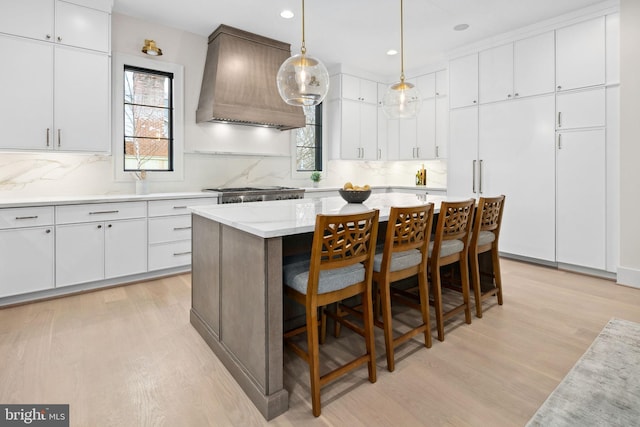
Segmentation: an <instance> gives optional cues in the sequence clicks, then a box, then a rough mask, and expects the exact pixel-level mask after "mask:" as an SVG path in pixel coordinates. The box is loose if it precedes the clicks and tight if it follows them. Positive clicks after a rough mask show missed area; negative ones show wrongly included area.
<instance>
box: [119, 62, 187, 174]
mask: <svg viewBox="0 0 640 427" xmlns="http://www.w3.org/2000/svg"><path fill="white" fill-rule="evenodd" d="M112 75H113V84H112V88H113V94H112V100H113V102H112V104H113V112H112V117H113V148H112V150H111V152H112V153H113V164H114V175H115V179H116V181H121V182H128V181H131V180H134V179H135V178H136V177H140V175H141V172H140V171H142V170H144V171H146V172H147V173H146V178H147V179H148V180H151V181H165V182H166V181H182V180H183V179H184V164H183V161H184V67H183V66H182V65H179V64H172V63H170V62H166V61H159V60H157V59H155V58H153V59H152V58H149V57H146V56H142V55H129V54H126V53H121V52H117V53H115V54H114V55H113V72H112Z"/></svg>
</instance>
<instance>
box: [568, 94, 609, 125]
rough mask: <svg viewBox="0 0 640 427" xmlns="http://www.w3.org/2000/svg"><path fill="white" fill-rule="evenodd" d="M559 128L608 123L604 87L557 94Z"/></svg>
mask: <svg viewBox="0 0 640 427" xmlns="http://www.w3.org/2000/svg"><path fill="white" fill-rule="evenodd" d="M556 99H557V101H556V102H557V108H558V113H557V117H556V120H557V121H556V127H557V128H558V129H574V128H581V127H595V126H605V125H606V111H605V106H606V105H607V102H606V95H605V89H604V88H598V89H590V90H585V91H579V92H569V93H559V94H558V96H557V98H556Z"/></svg>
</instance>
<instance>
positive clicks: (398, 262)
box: [373, 249, 422, 273]
mask: <svg viewBox="0 0 640 427" xmlns="http://www.w3.org/2000/svg"><path fill="white" fill-rule="evenodd" d="M421 261H422V253H421V252H420V251H419V250H418V249H410V250H408V251H402V252H394V253H393V255H391V271H399V270H404V269H405V268H409V267H413V266H414V265H418V264H420V262H421ZM381 269H382V253H377V254H376V256H375V258H374V259H373V271H375V272H378V273H379V272H380V270H381Z"/></svg>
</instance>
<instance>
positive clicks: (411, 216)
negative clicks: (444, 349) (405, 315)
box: [373, 203, 433, 372]
mask: <svg viewBox="0 0 640 427" xmlns="http://www.w3.org/2000/svg"><path fill="white" fill-rule="evenodd" d="M432 223H433V203H429V204H427V205H423V206H415V207H392V208H391V210H390V212H389V221H388V223H387V232H386V236H385V240H384V249H383V251H382V253H378V254H376V256H375V259H374V264H373V281H374V282H375V283H376V284H377V287H378V292H379V295H380V299H381V302H382V324H380V323H379V322H376V325H377V326H382V327H383V329H384V343H385V347H386V352H387V369H388V370H389V371H390V372H393V370H394V369H395V360H394V349H395V347H397V346H398V345H400V344H402V343H404V342H406V341H408V340H409V339H411V338H412V337H414V336H416V335H418V334H420V333H422V334H424V345H425V347H427V348H429V347H431V321H430V320H429V286H428V283H427V260H428V252H429V239H430V237H431V225H432ZM414 276H416V277H417V278H418V293H419V295H418V296H419V303H418V304H416V302H415V294H413V293H409V292H407V291H403V290H400V289H395V288H393V287H392V285H393V283H394V282H398V281H399V280H403V279H407V278H409V277H414ZM392 297H393V298H394V300H395V301H398V302H401V303H403V304H405V305H407V306H409V307H412V308H415V309H417V310H419V311H420V313H421V315H422V323H421V324H420V325H418V326H416V327H413V328H411V329H410V330H409V331H407V332H405V333H403V334H402V335H400V336H399V337H396V338H394V337H393V324H392V313H391V298H392ZM376 301H377V299H376Z"/></svg>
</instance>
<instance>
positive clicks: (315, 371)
mask: <svg viewBox="0 0 640 427" xmlns="http://www.w3.org/2000/svg"><path fill="white" fill-rule="evenodd" d="M317 313H318V310H317V309H313V310H307V346H308V347H307V348H308V353H309V377H310V378H309V379H310V382H309V383H310V384H311V409H312V412H313V415H314V416H316V417H318V416H320V358H319V349H318V314H317Z"/></svg>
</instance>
